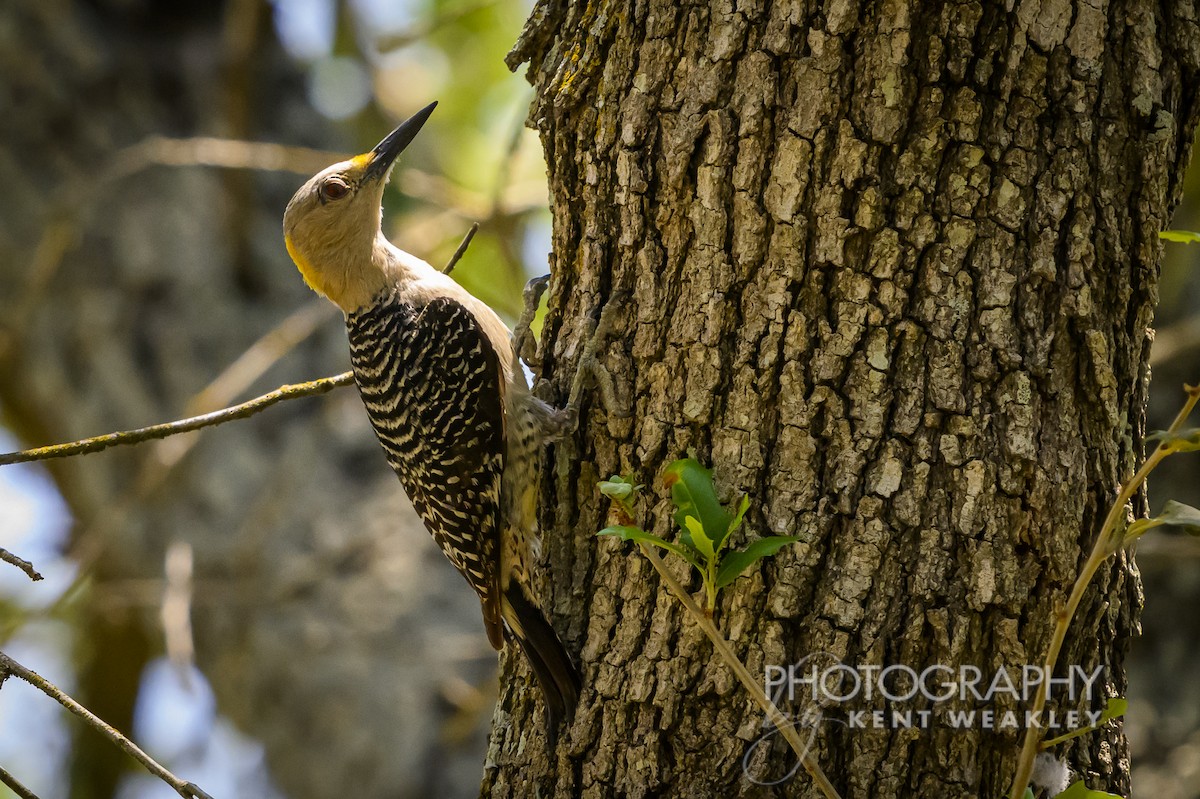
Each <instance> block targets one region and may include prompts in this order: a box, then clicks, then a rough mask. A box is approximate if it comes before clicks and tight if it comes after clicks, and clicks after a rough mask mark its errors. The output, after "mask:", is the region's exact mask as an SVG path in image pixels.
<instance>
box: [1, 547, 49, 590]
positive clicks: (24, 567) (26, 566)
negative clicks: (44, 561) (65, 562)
mask: <svg viewBox="0 0 1200 799" xmlns="http://www.w3.org/2000/svg"><path fill="white" fill-rule="evenodd" d="M0 560H2V561H4V562H5V563H11V564H12V565H14V566H16V567H17V568H18V569H20V570H21V571H23V572H25V573H26V574H27V575H29V579H30V580H33V581H34V582H35V583H36V582H37V581H38V580H41V579H44V578H43V577H42V575H41V574H40V573H39V572H38V570H37V569H35V568H33V564H32V563H30V562H29V561H27V560H25V559H24V558H18V557H17V556H16V555H14V554H13V553H11V552H9V551H8V550H7V549H5V548H4V547H0Z"/></svg>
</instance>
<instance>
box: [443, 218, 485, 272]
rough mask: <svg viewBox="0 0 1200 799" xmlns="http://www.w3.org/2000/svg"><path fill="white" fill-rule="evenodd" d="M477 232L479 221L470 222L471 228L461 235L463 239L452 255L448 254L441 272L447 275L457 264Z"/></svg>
mask: <svg viewBox="0 0 1200 799" xmlns="http://www.w3.org/2000/svg"><path fill="white" fill-rule="evenodd" d="M478 232H479V223H478V222H472V223H471V229H470V230H468V231H467V235H465V236H463V240H462V241H461V242H460V243H459V245H458V249H457V250H455V251H454V255H451V256H450V260H449V261H447V262H446V265H445V266H443V267H442V274H443V275H448V274H450V272H451V271H452V270H453V269H454V267H456V266H458V261H459V259H460V258H462V257H463V253H465V252H466V251H467V247H470V246H471V239H473V238H475V234H476V233H478Z"/></svg>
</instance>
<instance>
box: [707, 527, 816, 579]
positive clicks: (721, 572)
mask: <svg viewBox="0 0 1200 799" xmlns="http://www.w3.org/2000/svg"><path fill="white" fill-rule="evenodd" d="M799 540H800V537H799V536H794V535H773V536H769V537H767V538H760V539H758V540H757V541H755V542H753V543H752V544H750V546H748V547H746V548H745V549H735V550H733V551H731V552H728V553H726V555H725V557H723V558H721V566H720V568H718V569H717V581H716V582H717V588H724V587H725V586H727V585H729V584H730V583H732V582H733V581H734V580H736V579H737V578H739V577H741V576H742V573H743V572H745V571H746V569H749V568H750V567H751V566H753V565H754V564H755V563H757V562H758V561H760V560H762V559H763V558H766V557H770V556H771V555H774V554H775V553H776V552H778V551H779V550H781V549H783V548H784V547H785V546H787V545H788V544H794V543H796V542H797V541H799Z"/></svg>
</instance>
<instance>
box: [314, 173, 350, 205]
mask: <svg viewBox="0 0 1200 799" xmlns="http://www.w3.org/2000/svg"><path fill="white" fill-rule="evenodd" d="M349 193H350V187H349V186H348V185H346V181H344V180H342V179H341V178H329V179H328V180H326V181H325V182H324V183H322V184H321V199H322V200H340V199H342V198H343V197H345V196H346V195H347V194H349Z"/></svg>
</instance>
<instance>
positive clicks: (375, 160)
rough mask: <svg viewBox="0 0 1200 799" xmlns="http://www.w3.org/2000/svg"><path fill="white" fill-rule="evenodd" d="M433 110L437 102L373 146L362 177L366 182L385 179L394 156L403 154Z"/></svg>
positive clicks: (394, 159) (423, 109)
mask: <svg viewBox="0 0 1200 799" xmlns="http://www.w3.org/2000/svg"><path fill="white" fill-rule="evenodd" d="M435 108H437V101H434V102H432V103H430V104H429V105H427V106H425V107H424V108H422V109H421V110H420V111H418V112H417V113H415V114H413V115H412V116H411V117H409V118H408V119H406V120H405V121H404V122H402V123H400V127H398V128H396V129H395V130H393V131H392V132H391V133H389V134H388V135H387V136H384V137H383V141H381V142H379V144H377V145H375V149H374V150H372V151H371V162H370V163H369V164H367V168H366V171H365V172H364V174H363V177H364V178H365V179H367V180H377V179H380V178H383V177H386V176H387V173H388V171H389V170H390V169H391V167H392V164H393V163H395V161H396V156H398V155H400V153H402V152H404V148H405V147H407V146H408V145H409V144H410V143H411V142H412V140H413V139H415V138H416V137H417V133H418V132H419V131H420V130H421V127H422V126H423V125H424V124H425V120H427V119H429V115H430V114H432V113H433V109H435Z"/></svg>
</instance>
